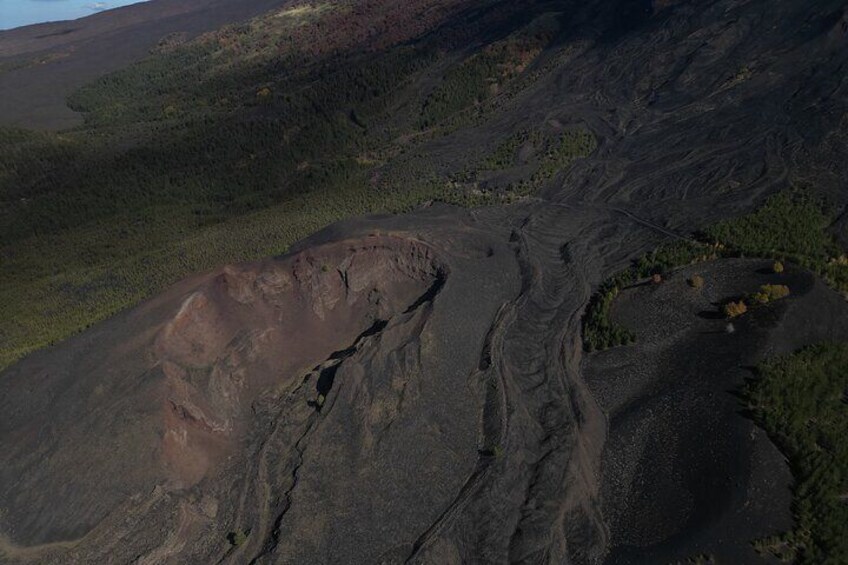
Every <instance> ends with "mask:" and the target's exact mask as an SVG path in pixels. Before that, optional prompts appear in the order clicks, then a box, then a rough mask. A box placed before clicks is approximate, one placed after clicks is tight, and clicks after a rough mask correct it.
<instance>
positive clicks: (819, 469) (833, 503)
mask: <svg viewBox="0 0 848 565" xmlns="http://www.w3.org/2000/svg"><path fill="white" fill-rule="evenodd" d="M757 373H758V374H757V377H758V378H756V379H753V380H751V381H749V382H748V384H747V385H746V386H745V387H744V389H743V394H744V398H745V399H746V400H747V402H748V406H749V408H750V410H751V411H752V413H753V415H754V418H755V419H756V421H757V423H758V424H759V425H760V426H762V427H763V428H764V429H765V430H766V432H768V434H769V436H770V437H771V438H772V439H773V440H774V442H775V443H776V444H777V446H778V447H779V448H780V450H781V451H782V452H783V453H784V454H785V455H786V456H787V457H788V458H789V460H790V463H791V468H792V474H793V476H794V477H795V484H794V486H793V489H792V490H793V503H792V512H793V516H794V519H795V527H794V528H793V530H792V531H791V532H788V533H786V534H784V535H781V536H776V537H773V538H768V539H764V540H758V541H757V542H755V547H756V548H757V549H758V550H759V551H761V552H764V553H771V554H773V555H776V556H777V557H779V558H781V559H782V560H784V561H794V562H796V563H799V564H810V565H813V564H815V565H824V564H834V565H836V564H838V563H848V344H823V345H816V346H813V347H808V348H806V349H803V350H801V351H799V352H797V353H795V354H793V355H789V356H786V357H781V358H778V359H774V360H771V361H769V362H766V363H763V364H762V365H761V366H760V367H759V369H758V371H757Z"/></svg>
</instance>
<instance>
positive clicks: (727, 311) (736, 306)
mask: <svg viewBox="0 0 848 565" xmlns="http://www.w3.org/2000/svg"><path fill="white" fill-rule="evenodd" d="M747 311H748V305H747V304H745V301H744V300H739V301H738V302H734V301H730V302H728V303H727V304H725V305H724V306H723V307H722V312H723V313H724V315H725V316H727V317H728V318H738V317H739V316H741V315H742V314H744V313H745V312H747Z"/></svg>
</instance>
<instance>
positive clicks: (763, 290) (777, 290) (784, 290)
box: [753, 284, 789, 304]
mask: <svg viewBox="0 0 848 565" xmlns="http://www.w3.org/2000/svg"><path fill="white" fill-rule="evenodd" d="M787 296H789V287H788V286H786V285H785V284H764V285H762V286H761V287H760V291H759V292H757V293H756V294H754V296H753V299H754V301H755V302H758V303H759V304H768V303H769V302H774V301H775V300H780V299H781V298H786V297H787Z"/></svg>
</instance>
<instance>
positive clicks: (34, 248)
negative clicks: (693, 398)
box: [0, 3, 594, 368]
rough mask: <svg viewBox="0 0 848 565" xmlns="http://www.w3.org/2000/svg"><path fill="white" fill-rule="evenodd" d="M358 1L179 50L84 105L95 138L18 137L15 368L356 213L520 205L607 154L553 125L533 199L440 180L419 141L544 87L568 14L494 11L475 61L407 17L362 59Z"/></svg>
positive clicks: (82, 95)
mask: <svg viewBox="0 0 848 565" xmlns="http://www.w3.org/2000/svg"><path fill="white" fill-rule="evenodd" d="M351 6H352V4H351V3H339V4H336V5H329V4H321V5H314V6H311V7H303V6H301V7H299V8H293V9H289V10H283V11H281V12H279V13H274V14H269V15H266V16H262V17H259V18H256V19H254V20H252V21H250V22H247V23H245V24H240V25H234V26H229V27H225V28H223V29H221V30H219V31H217V32H214V33H208V34H205V35H202V36H200V37H198V38H197V39H195V40H192V41H189V42H180V41H177V40H175V39H173V38H164V39H163V41H162V42H161V43H160V45H159V47H157V48H156V50H155V51H154V52H153V53H152V54H151V55H150V56H149V57H147V58H146V59H144V60H142V61H140V62H138V63H136V64H134V65H131V66H129V67H127V68H125V69H123V70H120V71H118V72H115V73H112V74H110V75H107V76H105V77H103V78H101V79H99V80H96V81H94V82H93V83H91V84H88V85H86V86H84V87H83V88H81V89H79V90H78V91H76V92H75V93H74V94H73V95H72V96H71V97H70V99H69V100H68V103H69V105H70V106H71V107H72V108H73V109H75V110H77V111H79V112H81V113H82V114H83V116H84V119H85V123H84V125H83V126H81V127H78V128H74V129H71V130H66V131H60V132H35V131H26V130H20V129H8V128H7V129H0V241H2V246H1V247H0V260H1V261H2V267H3V268H2V270H0V368H2V367H5V366H7V365H9V364H10V363H12V362H13V361H15V360H17V359H19V358H20V357H22V356H23V355H26V354H27V353H29V352H31V351H33V350H36V349H38V348H41V347H44V346H47V345H50V344H52V343H55V342H57V341H59V340H61V339H64V338H66V337H67V336H69V335H71V334H73V333H75V332H78V331H80V330H83V329H85V328H87V327H89V326H90V325H91V324H94V323H96V322H97V321H99V320H102V319H104V318H106V317H108V316H110V315H112V314H114V313H116V312H118V311H120V310H123V309H125V308H127V307H128V306H131V305H133V304H137V303H138V302H140V301H141V300H143V299H145V298H147V297H149V296H151V295H153V294H155V293H156V292H158V291H160V290H162V289H163V288H164V287H166V286H167V285H169V284H171V283H173V282H175V281H177V280H179V279H180V278H182V277H185V276H187V275H189V274H191V273H194V272H198V271H203V270H208V269H212V268H214V267H216V266H219V265H221V264H224V263H227V262H236V261H245V260H250V259H256V258H260V257H265V256H269V255H274V254H279V253H283V252H285V251H286V249H287V248H288V247H289V245H291V244H292V243H293V242H295V241H297V240H298V239H301V238H303V237H305V236H306V235H309V234H310V233H312V232H314V231H316V230H318V229H320V228H321V227H323V226H326V225H327V224H330V223H332V222H334V221H337V220H340V219H342V218H344V217H349V216H356V215H363V214H368V213H376V212H403V211H407V210H409V209H411V208H413V207H415V206H416V205H419V204H421V203H423V202H426V201H428V200H443V201H447V202H450V203H454V204H459V205H467V206H474V205H485V204H490V203H494V202H505V201H506V202H509V201H513V200H516V199H518V198H521V197H523V196H525V195H527V194H530V193H531V192H533V191H534V190H536V189H538V188H539V187H540V186H541V185H542V184H544V183H545V182H547V181H549V180H550V179H552V178H553V177H554V176H555V174H556V173H557V172H559V171H560V170H562V169H565V168H567V167H568V166H569V164H570V162H571V161H572V160H573V159H575V158H578V157H580V156H583V155H587V154H588V153H590V152H591V151H593V150H594V139H593V138H592V136H591V135H589V134H588V133H586V132H585V131H582V130H580V129H579V128H578V129H574V128H572V129H566V130H561V131H556V130H552V129H551V128H547V129H545V128H543V127H542V126H541V125H540V126H539V128H536V129H535V130H534V131H535V133H534V134H533V140H534V142H535V143H536V144H537V145H538V151H536V153H537V154H538V155H537V158H535V160H534V161H533V162H532V163H531V164H530V169H529V170H528V173H527V175H526V176H527V178H526V179H525V180H522V181H521V182H520V183H518V184H517V185H515V186H508V187H499V188H497V189H496V190H493V189H491V188H488V189H481V187H480V186H479V183H476V182H456V177H457V176H461V175H462V174H466V173H467V171H461V170H456V171H444V172H436V167H434V166H433V164H431V163H428V162H426V160H422V158H419V157H418V147H420V146H421V144H424V143H427V142H428V140H433V139H438V137H439V136H441V135H443V134H444V133H446V132H449V131H451V130H453V129H455V128H456V127H457V126H458V124H460V123H482V122H484V121H485V119H486V117H487V116H488V115H489V113H490V112H491V110H492V109H493V108H494V107H496V105H497V104H500V103H502V102H503V100H504V97H506V96H509V95H510V93H511V92H514V91H515V89H520V88H524V87H525V86H526V85H527V84H529V82H528V81H532V77H533V72H532V71H533V68H534V67H533V65H534V62H535V59H536V58H537V57H538V55H539V53H540V52H541V48H542V47H543V46H544V45H545V44H546V42H547V41H549V39H550V36H551V27H550V26H551V23H550V19H549V18H548V19H546V18H541V19H533V18H532V17H530V16H529V15H526V14H520V13H518V15H516V13H514V12H515V10H516V9H515V8H511V7H509V6H507V7H506V8H504V9H505V10H506V11H505V12H498V11H493V12H491V14H489V13H488V12H487V13H486V14H487V15H486V16H484V19H483V20H482V21H481V22H479V23H478V25H479V26H482V27H492V28H493V29H499V30H500V31H499V32H498V33H495V34H491V38H490V40H489V41H488V42H486V43H482V44H479V45H474V46H473V47H471V48H465V49H462V50H457V49H456V48H455V46H456V45H457V44H461V42H462V40H463V37H465V34H467V33H468V30H465V29H461V28H456V27H446V28H439V31H437V32H435V33H430V34H428V35H427V36H426V39H421V40H417V39H415V37H416V36H415V34H416V33H417V32H418V27H421V28H422V29H426V27H427V26H426V22H424V23H422V22H421V21H420V20H421V19H422V18H424V19H426V18H427V17H436V16H433V15H431V12H432V11H430V12H427V13H426V14H424V13H422V14H408V15H407V16H405V17H408V20H406V21H403V22H401V23H402V24H403V25H405V26H407V27H408V29H407V27H404V28H402V29H400V30H398V29H394V28H393V29H390V30H382V32H381V31H380V30H377V31H378V32H381V33H384V34H385V35H386V38H385V39H384V40H383V39H380V40H379V41H378V40H375V41H374V43H375V44H377V45H381V43H380V41H384V43H383V44H382V47H378V48H375V49H371V50H367V51H363V50H361V49H357V48H354V47H355V43H354V41H355V40H356V39H357V37H358V35H357V34H358V33H360V29H359V28H358V27H357V26H361V27H362V28H365V26H364V25H362V22H360V21H359V20H361V19H365V18H369V17H371V16H373V14H364V15H361V17H360V18H359V19H357V17H356V16H355V15H352V13H351V9H352V8H351ZM307 8H308V9H307ZM436 15H438V14H436ZM485 18H490V19H494V20H493V21H494V22H495V23H497V24H498V25H494V24H493V23H492V22H487V21H486V20H485ZM504 21H508V22H509V26H504V25H503V22H504ZM416 26H418V27H416ZM327 29H338V30H339V31H338V33H336V34H327V33H326V31H325V30H327ZM368 29H369V30H370V27H369V28H368ZM319 35H320V36H321V39H322V41H321V42H316V41H314V39H315V37H317V36H319ZM380 37H382V36H380ZM514 135H519V132H516V133H515V134H511V133H508V134H506V137H505V139H504V140H497V139H495V140H492V141H491V143H490V144H488V147H489V148H488V149H486V148H483V152H484V153H485V152H486V151H492V152H494V153H495V154H496V156H495V157H492V158H488V157H485V156H484V158H483V160H484V161H487V164H486V166H491V168H494V167H498V168H503V166H502V165H500V164H495V161H501V160H504V159H506V160H509V156H508V155H506V153H508V152H509V151H513V152H515V151H517V150H518V149H519V148H518V147H517V146H512V145H509V144H507V147H506V148H505V147H504V146H503V143H505V142H506V140H507V139H509V138H511V136H514ZM413 161H414V163H413ZM482 166H483V165H481V167H482Z"/></svg>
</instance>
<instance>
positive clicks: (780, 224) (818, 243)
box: [705, 191, 848, 293]
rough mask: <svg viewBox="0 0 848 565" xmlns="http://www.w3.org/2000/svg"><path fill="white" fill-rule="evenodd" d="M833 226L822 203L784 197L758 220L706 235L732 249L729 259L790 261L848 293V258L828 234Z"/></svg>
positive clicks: (738, 221) (768, 204) (721, 226)
mask: <svg viewBox="0 0 848 565" xmlns="http://www.w3.org/2000/svg"><path fill="white" fill-rule="evenodd" d="M832 222H833V218H832V217H831V215H829V214H827V213H826V212H825V208H824V206H823V204H822V203H821V202H818V201H816V200H815V199H814V198H812V197H811V196H809V195H808V194H806V193H803V192H789V191H784V192H780V193H778V194H775V195H774V196H771V197H770V198H768V199H767V200H766V201H765V203H764V204H763V206H762V207H761V208H760V209H758V210H757V211H756V212H754V213H752V214H748V215H747V216H742V217H740V218H734V219H731V220H726V221H723V222H719V223H717V224H715V225H714V226H711V227H710V228H708V229H707V230H706V232H705V235H706V237H707V238H708V239H709V240H711V241H715V242H721V243H722V244H723V245H724V246H725V247H726V249H725V251H724V252H723V254H724V255H725V256H738V255H746V256H754V257H764V258H774V259H785V260H788V261H791V262H793V263H796V264H798V265H800V266H802V267H804V268H806V269H809V270H811V271H813V272H815V273H817V274H818V275H820V276H821V277H822V278H824V280H825V281H826V282H827V283H828V284H829V285H831V286H832V287H834V288H835V289H837V290H839V291H841V292H843V293H848V258H846V256H845V252H844V250H843V249H841V248H840V246H839V244H838V243H837V242H836V240H835V239H834V238H833V236H832V235H831V234H830V232H829V230H828V227H829V226H830V224H831V223H832ZM780 268H781V269H782V268H783V265H782V264H781V265H780Z"/></svg>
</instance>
